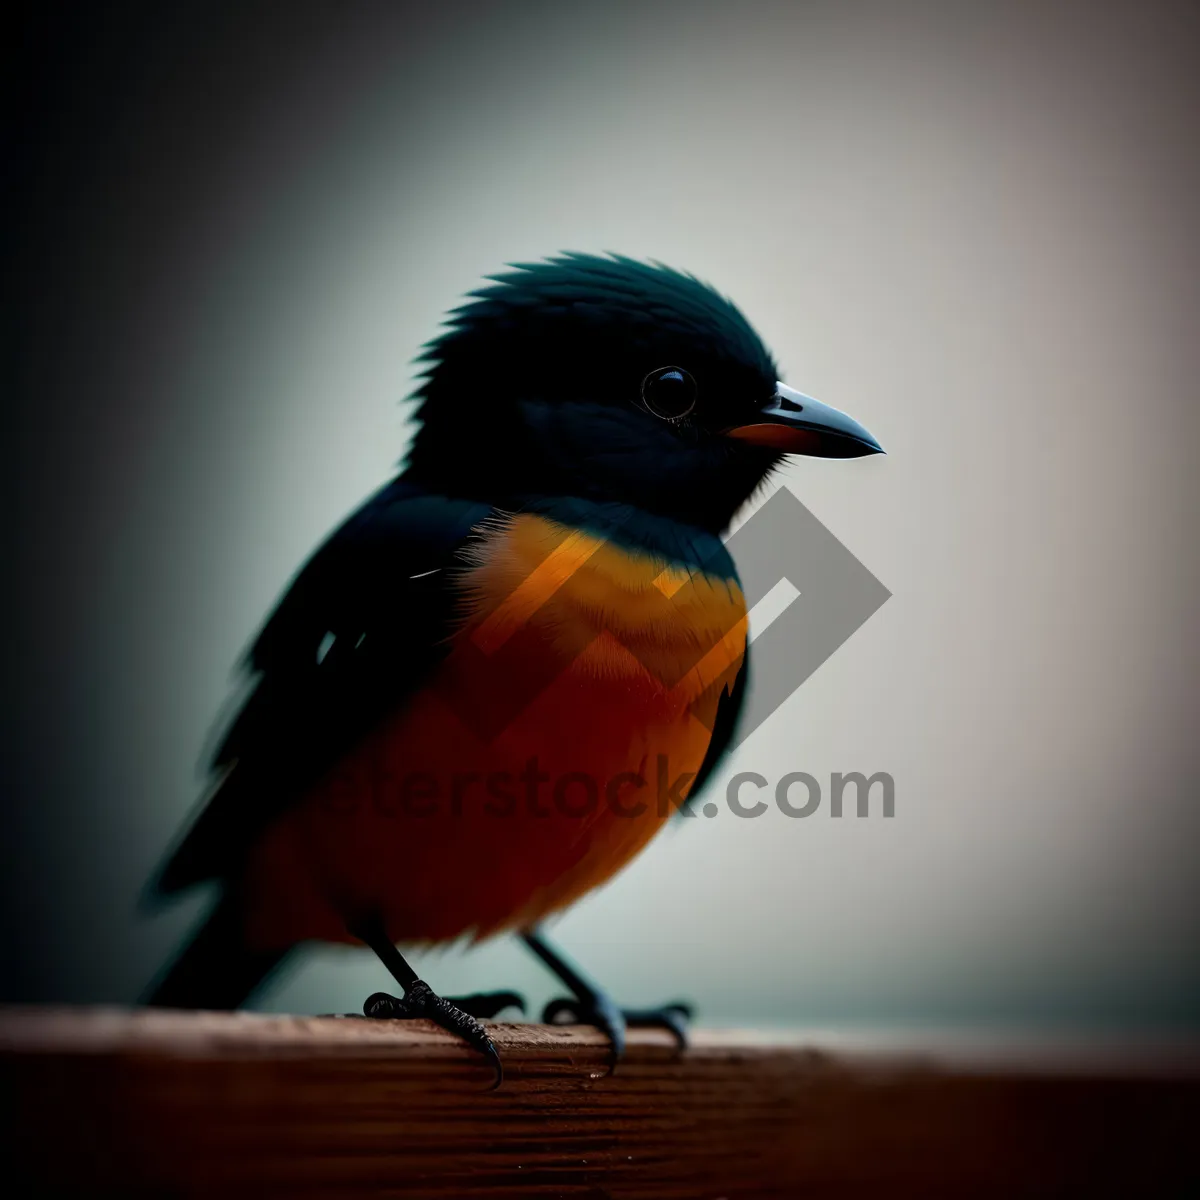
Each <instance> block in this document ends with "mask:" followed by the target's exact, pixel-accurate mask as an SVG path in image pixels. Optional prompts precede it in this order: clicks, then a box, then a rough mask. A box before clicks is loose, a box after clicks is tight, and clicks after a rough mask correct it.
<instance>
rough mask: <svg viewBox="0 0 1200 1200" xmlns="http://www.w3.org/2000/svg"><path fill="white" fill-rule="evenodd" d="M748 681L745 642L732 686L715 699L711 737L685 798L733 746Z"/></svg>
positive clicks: (693, 794)
mask: <svg viewBox="0 0 1200 1200" xmlns="http://www.w3.org/2000/svg"><path fill="white" fill-rule="evenodd" d="M749 681H750V647H749V646H747V647H746V650H745V653H744V655H743V657H742V668H741V670H740V671H738V673H737V675H736V677H735V678H734V681H733V686H732V687H731V688H730V689H729V690H728V691H723V692H722V693H721V696H720V699H718V701H717V717H716V720H715V721H714V722H713V730H712V738H711V740H710V741H709V743H708V750H707V751H706V752H705V755H704V761H703V762H702V763H701V764H700V770H698V771H697V772H696V778H695V779H693V780H692V786H691V787H690V788H689V789H688V799H689V800H695V799H697V798H698V797H699V796H700V792H701V790H702V789H703V787H704V785H705V784H706V783H707V782H708V780H709V778H710V777H711V775H712V773H713V772H714V771H715V770H716V769H717V767H719V766H720V765H721V760H722V759H723V758H724V757H725V755H726V753H727V752H728V751H729V750H731V749H732V748H733V738H734V735H735V734H736V733H737V727H738V719H739V718H740V717H741V714H742V707H743V704H744V702H745V699H746V686H747V684H748V683H749ZM681 811H682V810H681Z"/></svg>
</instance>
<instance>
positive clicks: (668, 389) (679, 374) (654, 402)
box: [642, 367, 696, 421]
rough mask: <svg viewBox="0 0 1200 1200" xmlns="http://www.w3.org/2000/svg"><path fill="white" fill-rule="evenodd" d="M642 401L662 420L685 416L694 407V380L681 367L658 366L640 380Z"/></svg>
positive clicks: (674, 419) (673, 419) (672, 419)
mask: <svg viewBox="0 0 1200 1200" xmlns="http://www.w3.org/2000/svg"><path fill="white" fill-rule="evenodd" d="M642 403H643V404H645V406H646V407H647V408H648V409H649V410H650V411H651V412H652V413H653V414H654V415H655V416H656V417H662V419H663V420H664V421H676V420H678V419H679V418H680V417H686V416H687V414H688V413H690V412H691V411H692V409H693V408H695V407H696V381H695V380H694V379H693V378H692V377H691V376H690V375H689V374H688V373H687V372H686V371H685V370H684V369H683V368H682V367H659V368H658V370H656V371H651V372H650V374H649V375H647V376H646V378H645V379H643V380H642Z"/></svg>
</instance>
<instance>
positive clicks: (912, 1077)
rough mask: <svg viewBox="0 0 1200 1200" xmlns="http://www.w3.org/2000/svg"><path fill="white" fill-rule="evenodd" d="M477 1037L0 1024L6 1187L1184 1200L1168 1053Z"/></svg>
mask: <svg viewBox="0 0 1200 1200" xmlns="http://www.w3.org/2000/svg"><path fill="white" fill-rule="evenodd" d="M492 1030H493V1035H494V1038H495V1041H496V1044H497V1046H498V1047H499V1049H500V1052H501V1054H502V1056H503V1058H504V1061H505V1065H506V1070H507V1077H506V1080H505V1084H504V1086H503V1088H501V1089H500V1090H499V1091H496V1092H488V1091H486V1090H485V1089H486V1087H487V1085H488V1084H489V1082H490V1078H491V1076H490V1072H489V1070H488V1068H487V1067H486V1066H484V1065H483V1064H482V1063H481V1062H480V1060H478V1059H477V1058H476V1057H475V1056H474V1055H473V1054H472V1053H471V1052H470V1051H468V1050H467V1049H465V1048H464V1047H463V1046H461V1045H460V1044H458V1043H457V1042H455V1041H454V1040H453V1039H452V1038H450V1037H449V1036H448V1035H446V1034H444V1033H442V1032H441V1031H440V1030H437V1029H435V1028H434V1027H432V1026H430V1025H427V1024H425V1023H424V1022H390V1021H386V1022H383V1021H381V1022H375V1021H364V1020H354V1019H338V1018H313V1017H309V1018H301V1017H268V1016H259V1015H253V1014H221V1013H174V1012H166V1011H163V1012H146V1011H142V1012H128V1011H121V1010H101V1009H86V1010H83V1009H76V1010H68V1009H8V1010H0V1079H2V1089H3V1096H4V1099H5V1103H6V1110H7V1116H6V1120H5V1122H4V1134H3V1144H4V1152H5V1156H6V1158H7V1159H8V1164H9V1165H8V1170H9V1171H10V1172H13V1171H16V1172H20V1173H21V1175H23V1176H25V1177H26V1178H27V1179H28V1180H29V1183H28V1185H22V1186H21V1189H20V1190H19V1191H18V1192H12V1191H9V1194H58V1195H70V1196H100V1195H103V1196H123V1197H124V1196H127V1197H143V1196H145V1197H150V1196H153V1197H176V1196H177V1197H191V1196H227V1197H230V1196H242V1195H254V1196H291V1197H308V1196H318V1195H322V1196H324V1195H328V1196H387V1195H390V1196H428V1197H473V1196H507V1197H542V1196H547V1197H548V1196H562V1197H597V1198H598V1197H606V1196H614V1197H626V1196H628V1197H643V1196H644V1197H707V1198H709V1200H717V1198H719V1197H727V1198H728V1200H733V1198H734V1197H753V1196H770V1197H789V1198H791V1197H802V1196H813V1197H823V1196H830V1197H867V1196H871V1197H877V1196H887V1197H899V1196H904V1197H907V1196H920V1197H950V1196H955V1197H958V1196H985V1197H993V1196H995V1197H1016V1196H1038V1197H1043V1196H1086V1197H1095V1196H1108V1195H1118V1196H1129V1197H1143V1196H1160V1195H1161V1196H1171V1197H1174V1196H1183V1195H1188V1194H1192V1195H1200V1124H1198V1118H1200V1060H1198V1057H1197V1052H1196V1047H1195V1046H1194V1045H1170V1044H1157V1045H1150V1044H1149V1043H1128V1044H1124V1045H1121V1044H1114V1043H1109V1044H1100V1043H1095V1042H1088V1041H1086V1040H1082V1039H1076V1040H1074V1041H1072V1042H1070V1043H1064V1042H1062V1041H1045V1040H1043V1041H1042V1042H1041V1043H1038V1042H1035V1041H1032V1040H1026V1041H1024V1042H1022V1041H1020V1040H1015V1041H1014V1040H1013V1039H1007V1040H999V1039H995V1038H990V1039H989V1038H984V1037H982V1036H976V1037H973V1038H972V1037H967V1038H963V1037H958V1038H945V1037H943V1038H938V1037H935V1036H933V1035H928V1036H925V1037H923V1038H922V1039H920V1040H915V1039H913V1038H912V1037H908V1038H907V1039H905V1038H903V1037H900V1036H898V1035H887V1034H877V1035H869V1034H858V1035H853V1036H845V1035H844V1036H841V1037H834V1036H833V1035H818V1034H807V1035H806V1034H804V1033H796V1034H792V1035H789V1036H787V1037H781V1036H774V1037H765V1036H762V1035H754V1034H744V1033H736V1032H725V1031H700V1032H699V1033H698V1034H697V1035H696V1038H695V1042H694V1044H693V1046H692V1047H691V1049H689V1050H688V1051H687V1052H686V1053H685V1054H682V1055H681V1054H679V1053H677V1052H676V1051H675V1050H674V1048H673V1046H672V1044H671V1043H670V1041H669V1039H667V1038H666V1037H665V1036H662V1035H658V1034H655V1033H638V1034H634V1035H632V1036H631V1039H630V1040H631V1045H630V1050H629V1054H628V1056H627V1058H626V1059H625V1061H624V1062H622V1064H621V1066H620V1068H619V1069H618V1071H617V1072H616V1073H615V1074H609V1073H608V1071H607V1062H608V1056H607V1048H606V1046H605V1043H604V1041H603V1039H602V1038H601V1037H600V1036H599V1035H598V1034H596V1033H595V1032H594V1031H592V1030H588V1029H583V1028H574V1027H566V1028H564V1027H547V1026H541V1025H526V1024H520V1025H499V1024H498V1025H493V1026H492ZM9 1178H10V1179H11V1178H12V1176H11V1174H10V1176H9ZM6 1191H8V1189H7V1188H6Z"/></svg>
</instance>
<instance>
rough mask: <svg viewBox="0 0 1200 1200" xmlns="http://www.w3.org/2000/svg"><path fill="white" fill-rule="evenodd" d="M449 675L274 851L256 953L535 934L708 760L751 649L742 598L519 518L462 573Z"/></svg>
mask: <svg viewBox="0 0 1200 1200" xmlns="http://www.w3.org/2000/svg"><path fill="white" fill-rule="evenodd" d="M459 582H460V585H461V597H462V601H461V619H460V622H459V623H458V625H457V628H456V631H455V633H454V635H453V637H452V640H451V645H450V650H449V653H448V655H447V657H446V658H445V660H444V661H443V663H442V665H441V667H440V668H439V669H438V671H437V673H436V674H435V676H434V677H433V678H432V679H431V680H430V681H429V683H428V684H427V686H426V687H424V688H423V689H422V690H421V691H420V692H419V693H418V694H417V695H416V696H414V697H413V698H412V700H411V702H410V703H409V704H408V705H407V706H406V707H404V708H403V709H402V710H401V711H399V712H397V713H396V714H395V715H394V716H393V717H391V718H390V719H388V720H387V721H386V722H385V723H384V724H383V725H382V726H381V727H380V728H379V729H377V730H376V731H375V732H374V733H373V734H372V735H371V736H369V737H368V738H366V739H365V740H364V742H363V743H362V744H361V746H360V747H359V748H358V749H357V750H356V751H355V753H354V754H352V755H351V756H350V757H349V758H348V759H347V760H346V761H345V762H344V763H342V764H341V765H340V766H339V768H338V769H337V770H335V771H334V772H332V773H331V775H330V776H329V777H327V778H326V779H325V780H323V781H322V783H321V784H320V785H319V786H318V787H316V788H314V789H313V790H312V791H311V792H310V793H309V794H308V796H307V797H305V799H304V801H303V802H302V803H301V804H300V805H298V806H297V807H295V808H294V809H292V810H291V811H290V812H289V813H288V814H287V815H286V816H284V817H283V818H281V819H280V820H279V821H277V822H276V823H275V824H274V825H273V826H272V827H271V828H270V829H269V830H268V831H267V833H266V835H265V836H264V838H263V839H262V841H261V843H260V844H259V846H258V848H257V851H256V853H255V855H254V856H253V858H252V861H251V863H250V868H249V873H248V879H247V885H248V887H249V888H250V889H251V893H252V895H251V905H250V909H251V911H252V913H253V914H254V917H253V918H252V920H253V925H252V928H251V930H250V933H251V937H252V940H253V941H254V942H255V943H256V944H259V945H264V946H267V945H271V946H274V945H286V944H289V943H291V942H294V941H299V940H304V939H308V938H321V939H325V940H330V941H339V940H348V939H347V935H346V933H345V922H346V920H347V918H348V917H352V916H354V915H358V914H366V913H379V914H381V915H382V916H383V918H384V921H385V923H386V926H387V929H388V932H389V934H390V935H391V936H392V938H393V939H394V940H395V941H397V942H425V941H441V940H445V939H449V938H454V937H458V936H460V935H463V934H469V935H472V936H475V937H484V936H487V935H488V934H491V933H495V932H498V931H500V930H504V929H513V928H524V927H528V926H530V925H533V924H534V923H536V922H537V921H538V920H539V919H541V918H542V917H544V916H545V915H547V914H548V913H551V912H553V911H555V910H556V909H560V908H562V907H564V906H565V905H567V904H569V903H571V902H572V901H573V900H576V899H578V898H579V897H580V896H581V895H583V894H584V893H585V892H587V891H589V890H590V889H591V888H593V887H596V886H597V885H598V884H601V883H603V882H604V881H605V880H607V879H608V878H610V877H611V876H612V874H613V873H614V872H615V871H617V870H619V869H620V868H621V867H622V866H624V865H625V863H627V862H628V861H629V860H630V859H631V858H632V857H633V856H634V855H635V854H637V853H638V851H639V850H641V849H642V848H643V847H644V846H645V845H646V843H647V842H648V841H649V840H650V839H651V838H652V837H653V836H654V834H655V833H657V832H658V830H659V829H661V828H662V826H663V824H664V823H665V821H666V820H668V819H669V817H670V816H671V813H672V812H673V811H674V808H673V806H672V803H671V795H672V788H673V787H674V792H673V795H674V796H675V798H676V799H677V798H678V796H679V794H680V792H683V793H686V786H682V787H680V786H675V785H676V784H677V782H678V781H679V778H680V776H688V775H691V774H694V773H695V771H696V770H697V769H698V768H699V766H700V764H701V762H702V761H703V759H704V755H705V752H706V750H707V748H708V743H709V740H710V730H711V727H712V723H713V720H714V718H715V713H716V707H717V701H718V698H719V696H720V693H721V691H722V689H724V688H727V687H730V686H732V682H733V679H734V677H735V676H736V674H737V672H738V670H739V669H740V666H741V662H742V656H743V653H744V650H745V635H746V619H745V601H744V598H743V596H742V593H741V590H740V589H739V588H738V586H737V584H736V583H733V582H730V581H727V580H723V579H717V578H714V577H712V576H709V575H706V574H704V573H702V572H699V571H696V572H692V571H688V570H686V569H684V568H680V567H675V566H668V565H666V564H665V563H664V562H663V561H661V560H657V559H655V558H653V557H651V556H649V555H646V554H640V553H637V552H633V551H630V550H627V549H623V548H621V547H619V546H616V545H615V544H613V543H610V542H607V541H604V540H603V539H600V538H597V537H594V536H592V535H590V534H587V533H583V532H581V531H579V530H573V529H570V528H567V527H565V526H562V525H559V524H557V523H556V522H553V521H551V520H549V519H547V518H544V517H540V516H535V515H531V514H522V515H519V516H516V517H513V518H506V519H504V520H502V521H497V522H495V523H491V524H489V525H488V526H487V527H486V528H483V529H481V530H480V531H479V537H478V539H477V540H476V541H475V542H474V543H472V545H471V546H470V547H469V549H468V550H467V551H466V552H465V553H464V555H463V561H462V565H461V568H460V579H459Z"/></svg>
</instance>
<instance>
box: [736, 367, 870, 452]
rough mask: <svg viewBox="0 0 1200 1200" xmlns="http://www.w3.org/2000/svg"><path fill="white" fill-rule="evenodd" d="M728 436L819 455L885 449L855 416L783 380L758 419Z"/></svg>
mask: <svg viewBox="0 0 1200 1200" xmlns="http://www.w3.org/2000/svg"><path fill="white" fill-rule="evenodd" d="M725 436H726V437H731V438H737V439H738V441H741V442H752V443H753V444H754V445H756V446H766V447H769V448H770V449H772V450H778V451H780V452H781V453H783V454H808V455H812V456H813V457H815V458H863V457H864V456H865V455H868V454H882V453H883V447H882V446H881V445H880V444H879V443H878V442H877V441H876V440H875V439H874V438H873V437H872V436H871V435H870V434H869V433H868V432H867V431H866V430H865V429H864V428H863V427H862V426H861V425H860V424H859V423H858V422H857V421H856V420H854V418H853V417H848V416H846V414H845V413H844V412H839V411H838V410H837V409H836V408H831V407H830V406H829V405H828V404H822V403H821V402H820V400H814V399H813V398H812V397H811V396H806V395H805V394H804V393H803V392H797V391H795V390H793V389H792V388H790V387H788V386H787V385H786V384H783V383H777V384H776V385H775V395H774V396H772V397H771V399H770V402H769V403H767V404H766V405H765V406H764V407H763V408H762V409H761V410H760V411H759V413H758V418H757V420H755V421H752V422H750V423H749V424H746V425H736V426H734V428H732V429H727V430H726V431H725Z"/></svg>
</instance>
